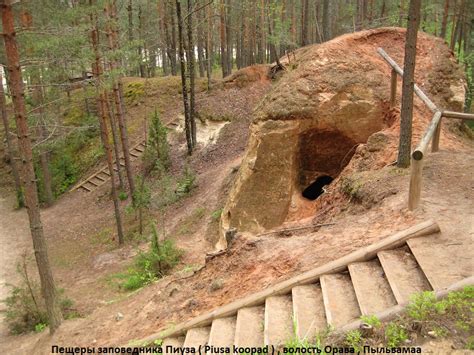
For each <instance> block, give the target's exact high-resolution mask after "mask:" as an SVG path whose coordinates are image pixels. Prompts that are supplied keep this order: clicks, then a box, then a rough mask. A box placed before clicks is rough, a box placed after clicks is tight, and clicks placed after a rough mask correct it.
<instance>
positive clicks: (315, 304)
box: [291, 284, 327, 341]
mask: <svg viewBox="0 0 474 355" xmlns="http://www.w3.org/2000/svg"><path fill="white" fill-rule="evenodd" d="M291 292H292V298H293V321H294V325H295V327H296V329H295V332H296V336H297V337H298V339H300V340H303V339H305V340H308V341H313V340H314V337H315V335H316V334H317V333H318V332H319V331H322V330H324V329H325V328H326V325H327V323H326V315H325V311H324V302H323V293H322V290H321V286H320V285H319V284H312V285H303V286H296V287H293V289H292V291H291Z"/></svg>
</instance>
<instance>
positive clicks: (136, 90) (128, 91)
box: [123, 83, 145, 105]
mask: <svg viewBox="0 0 474 355" xmlns="http://www.w3.org/2000/svg"><path fill="white" fill-rule="evenodd" d="M123 96H124V97H125V100H126V103H127V104H128V105H133V104H137V103H138V102H139V101H140V99H141V98H142V97H143V96H145V86H144V85H143V83H129V84H128V85H127V87H126V88H125V90H124V93H123Z"/></svg>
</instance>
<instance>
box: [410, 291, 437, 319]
mask: <svg viewBox="0 0 474 355" xmlns="http://www.w3.org/2000/svg"><path fill="white" fill-rule="evenodd" d="M444 311H445V305H444V302H436V296H435V294H434V292H431V291H425V292H421V293H417V294H415V295H413V296H412V297H411V300H410V304H409V305H408V307H407V314H408V316H409V317H411V318H413V319H414V320H417V321H425V320H427V319H428V318H429V317H432V316H433V315H435V314H437V313H444Z"/></svg>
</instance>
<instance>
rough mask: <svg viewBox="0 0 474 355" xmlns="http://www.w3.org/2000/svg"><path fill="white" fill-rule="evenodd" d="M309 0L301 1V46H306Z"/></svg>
mask: <svg viewBox="0 0 474 355" xmlns="http://www.w3.org/2000/svg"><path fill="white" fill-rule="evenodd" d="M308 10H309V0H304V1H302V3H301V46H302V47H303V46H306V45H307V44H309V42H308V23H309V11H308Z"/></svg>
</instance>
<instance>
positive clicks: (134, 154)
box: [130, 152, 140, 158]
mask: <svg viewBox="0 0 474 355" xmlns="http://www.w3.org/2000/svg"><path fill="white" fill-rule="evenodd" d="M130 155H131V156H132V157H135V158H138V157H140V155H139V154H137V153H135V152H130Z"/></svg>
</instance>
